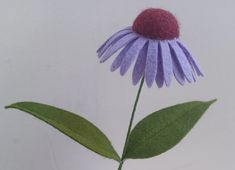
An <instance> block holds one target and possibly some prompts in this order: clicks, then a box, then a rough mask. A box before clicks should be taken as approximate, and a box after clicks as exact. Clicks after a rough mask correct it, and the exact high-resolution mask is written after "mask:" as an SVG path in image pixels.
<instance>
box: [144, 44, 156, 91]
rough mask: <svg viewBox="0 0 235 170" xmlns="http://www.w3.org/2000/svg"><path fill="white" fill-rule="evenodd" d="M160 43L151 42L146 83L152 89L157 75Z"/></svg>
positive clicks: (146, 69) (147, 60)
mask: <svg viewBox="0 0 235 170" xmlns="http://www.w3.org/2000/svg"><path fill="white" fill-rule="evenodd" d="M157 56H158V41H154V40H149V44H148V52H147V59H146V68H145V81H146V84H147V86H148V87H151V86H152V84H153V82H154V80H155V77H156V74H157Z"/></svg>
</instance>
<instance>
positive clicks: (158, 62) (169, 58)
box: [97, 8, 203, 88]
mask: <svg viewBox="0 0 235 170" xmlns="http://www.w3.org/2000/svg"><path fill="white" fill-rule="evenodd" d="M118 50H120V52H119V54H118V55H117V57H116V58H115V60H114V61H113V63H112V66H111V71H115V70H117V69H118V68H120V74H121V75H124V74H125V73H126V72H127V71H128V69H129V68H130V66H131V65H132V64H133V63H135V65H134V69H133V73H132V82H133V84H134V85H136V84H138V82H139V81H140V79H141V78H142V77H143V76H144V77H145V81H146V84H147V86H148V87H151V86H152V84H153V82H154V81H155V82H156V84H157V85H158V87H159V88H160V87H162V86H163V85H164V83H165V84H166V86H167V87H168V86H170V84H171V81H172V77H173V76H174V77H175V78H176V80H177V81H178V82H179V83H180V84H181V85H183V84H184V83H185V81H186V80H187V81H188V82H189V83H191V82H194V81H196V75H197V76H203V73H202V71H201V69H200V67H199V65H198V64H197V62H196V60H195V59H194V58H193V56H192V55H191V53H190V52H189V50H188V48H187V47H186V46H185V45H184V44H183V43H182V42H181V41H180V40H179V25H178V21H177V19H176V18H175V16H174V15H173V14H171V13H170V12H168V11H166V10H163V9H154V8H150V9H146V10H144V11H143V12H141V13H140V14H139V15H138V16H137V18H136V19H135V21H134V23H133V25H132V27H127V28H125V29H122V30H120V31H118V32H117V33H115V34H114V35H112V36H111V37H110V38H109V39H108V40H107V41H106V42H105V43H104V44H103V45H102V46H101V47H100V48H99V49H98V50H97V53H98V57H99V58H100V62H101V63H103V62H105V61H106V60H107V59H109V58H110V57H111V56H112V55H114V54H115V53H116V52H117V51H118Z"/></svg>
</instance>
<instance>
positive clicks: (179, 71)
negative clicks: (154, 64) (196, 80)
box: [171, 55, 185, 85]
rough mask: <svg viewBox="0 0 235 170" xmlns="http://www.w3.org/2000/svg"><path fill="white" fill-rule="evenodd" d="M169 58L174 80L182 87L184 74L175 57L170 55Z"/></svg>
mask: <svg viewBox="0 0 235 170" xmlns="http://www.w3.org/2000/svg"><path fill="white" fill-rule="evenodd" d="M171 58H172V63H173V72H174V75H175V78H176V80H177V81H178V82H179V83H180V84H181V85H184V83H185V78H184V72H183V70H182V68H181V66H180V63H179V61H178V59H177V58H176V56H175V55H172V57H171Z"/></svg>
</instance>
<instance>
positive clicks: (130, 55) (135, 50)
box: [120, 37, 147, 76]
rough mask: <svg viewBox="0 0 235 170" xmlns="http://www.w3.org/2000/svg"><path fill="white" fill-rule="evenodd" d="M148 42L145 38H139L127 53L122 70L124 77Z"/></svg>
mask: <svg viewBox="0 0 235 170" xmlns="http://www.w3.org/2000/svg"><path fill="white" fill-rule="evenodd" d="M146 42H147V40H146V39H145V38H142V37H139V38H138V39H137V40H136V41H135V42H134V43H133V45H132V46H131V47H130V49H129V50H128V51H127V53H126V55H125V58H124V59H123V61H122V64H121V68H120V74H121V75H122V76H123V75H124V74H125V73H126V72H127V70H128V69H129V67H130V66H131V64H132V63H133V61H134V60H135V58H136V56H137V55H138V54H139V52H140V50H141V49H142V48H143V47H144V45H145V43H146Z"/></svg>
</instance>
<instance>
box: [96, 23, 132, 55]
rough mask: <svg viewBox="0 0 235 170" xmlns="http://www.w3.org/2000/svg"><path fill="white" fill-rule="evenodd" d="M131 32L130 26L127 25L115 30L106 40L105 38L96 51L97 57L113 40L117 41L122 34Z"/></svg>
mask: <svg viewBox="0 0 235 170" xmlns="http://www.w3.org/2000/svg"><path fill="white" fill-rule="evenodd" d="M131 32H132V29H131V27H127V28H125V29H122V30H120V31H118V32H116V33H115V34H113V35H112V36H111V37H110V38H109V39H108V40H106V41H105V42H104V43H103V44H102V45H101V47H100V48H99V49H98V50H97V51H96V52H97V53H98V57H101V56H102V55H103V54H104V52H105V51H106V50H107V49H108V48H109V47H110V46H111V45H112V44H114V43H115V42H117V41H118V40H119V39H120V38H122V37H123V36H125V35H127V34H129V33H131Z"/></svg>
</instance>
